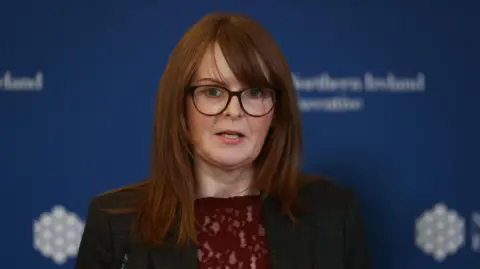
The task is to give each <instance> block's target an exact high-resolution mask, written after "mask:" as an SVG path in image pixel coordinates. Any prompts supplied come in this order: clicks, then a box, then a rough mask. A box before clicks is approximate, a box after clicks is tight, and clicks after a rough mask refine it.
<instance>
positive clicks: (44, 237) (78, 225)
mask: <svg viewBox="0 0 480 269" xmlns="http://www.w3.org/2000/svg"><path fill="white" fill-rule="evenodd" d="M83 228H84V223H83V221H82V220H81V219H80V218H78V217H77V216H76V215H75V214H73V213H70V212H68V211H67V210H66V209H65V208H64V207H63V206H61V205H57V206H54V207H53V208H52V211H51V212H45V213H42V214H41V215H40V217H39V219H38V220H35V221H34V222H33V239H34V244H33V247H34V248H35V249H36V250H38V251H39V252H40V253H41V254H42V255H43V256H45V257H46V258H51V259H52V260H53V262H55V263H56V264H58V265H62V264H64V263H65V262H66V261H67V260H68V258H73V257H75V256H76V255H77V251H78V247H79V245H80V240H81V237H82V234H83Z"/></svg>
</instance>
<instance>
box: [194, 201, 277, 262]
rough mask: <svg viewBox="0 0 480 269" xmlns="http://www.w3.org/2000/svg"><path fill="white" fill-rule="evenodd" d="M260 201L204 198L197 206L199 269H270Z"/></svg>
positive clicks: (196, 203)
mask: <svg viewBox="0 0 480 269" xmlns="http://www.w3.org/2000/svg"><path fill="white" fill-rule="evenodd" d="M260 199H261V198H260V197H259V196H238V197H232V198H214V197H208V198H201V199H197V200H196V202H195V214H196V219H197V225H196V227H197V234H198V240H199V243H200V247H199V249H198V262H199V267H198V268H199V269H269V268H270V257H269V255H268V246H267V242H266V241H267V238H266V234H265V228H264V226H263V225H262V222H261V200H260Z"/></svg>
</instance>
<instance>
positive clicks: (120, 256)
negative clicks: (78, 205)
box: [75, 175, 372, 269]
mask: <svg viewBox="0 0 480 269" xmlns="http://www.w3.org/2000/svg"><path fill="white" fill-rule="evenodd" d="M302 177H305V178H312V176H307V175H302ZM138 195H139V194H138V193H134V191H122V192H117V193H110V194H106V195H100V196H96V197H94V198H93V199H92V200H91V202H90V205H89V210H88V216H87V220H86V224H85V230H84V233H83V237H82V240H81V244H80V248H79V252H78V255H77V259H76V264H75V269H196V268H197V267H198V265H197V253H196V247H195V246H194V244H190V247H186V248H182V249H179V248H175V247H173V242H174V240H175V238H173V237H172V238H171V239H167V244H165V245H164V246H162V247H147V246H145V245H143V244H141V243H135V242H133V241H132V240H131V237H130V227H131V223H132V219H133V216H132V215H111V214H108V213H105V211H103V210H102V209H103V208H115V207H118V206H119V205H123V204H125V201H128V200H130V199H134V197H135V196H137V197H138ZM299 195H300V199H301V201H302V202H303V203H304V204H305V205H307V206H308V207H309V208H311V210H309V211H308V212H304V213H300V214H297V217H298V219H299V223H297V225H295V226H293V225H292V224H291V222H290V220H289V219H288V217H286V216H285V215H282V214H280V203H279V200H278V199H277V198H276V197H273V196H272V197H268V198H267V199H265V201H264V204H263V222H264V225H265V229H266V233H267V238H268V247H269V251H270V257H271V262H272V268H273V269H370V268H372V261H371V258H370V253H369V250H368V247H367V242H366V238H365V236H364V232H363V227H362V221H361V218H360V215H359V212H358V209H357V207H356V202H355V198H354V195H353V193H352V192H351V191H349V190H347V189H344V188H342V187H339V186H337V185H335V184H334V183H332V182H329V181H324V180H323V181H322V180H320V181H316V182H314V183H309V184H307V185H305V186H304V187H302V188H301V190H300V193H299ZM168 242H170V243H168ZM122 266H123V267H122Z"/></svg>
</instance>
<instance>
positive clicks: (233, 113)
mask: <svg viewBox="0 0 480 269" xmlns="http://www.w3.org/2000/svg"><path fill="white" fill-rule="evenodd" d="M192 85H195V86H201V85H216V86H220V87H222V88H226V89H228V90H230V91H232V92H237V91H240V90H242V89H244V88H245V85H242V84H241V83H240V82H239V81H238V80H237V79H236V78H235V76H234V74H233V73H232V70H231V69H230V67H229V66H228V64H227V62H226V60H225V57H224V56H223V53H222V51H221V49H220V48H219V47H218V46H217V45H215V47H214V50H213V53H211V52H210V50H208V51H207V53H206V54H205V55H204V57H203V59H202V61H201V62H200V64H199V66H198V68H197V72H196V75H195V78H194V80H193V82H192ZM206 89H207V88H206ZM206 94H209V96H211V95H218V90H216V89H215V88H214V87H213V88H212V87H209V88H208V92H207V93H206ZM197 100H200V99H197ZM197 107H198V101H197ZM273 114H274V113H273V109H272V110H271V111H270V112H269V113H268V114H266V115H264V116H262V117H253V116H250V115H248V114H246V113H245V111H244V110H243V109H242V107H241V106H240V101H239V100H238V98H236V97H232V99H231V101H230V103H229V105H228V107H227V108H226V109H225V110H224V111H223V112H222V113H221V114H219V115H216V116H206V115H204V114H202V113H200V112H199V111H198V110H197V109H196V108H195V105H194V103H193V100H192V98H191V97H189V98H187V120H188V126H189V130H190V133H191V135H192V138H193V143H194V149H195V154H196V158H200V159H201V161H204V162H206V163H209V164H213V165H215V166H219V167H222V168H225V169H235V168H239V167H243V166H246V165H249V164H251V163H252V162H253V161H254V160H255V159H256V158H257V156H258V155H259V153H260V152H261V150H262V147H263V144H264V142H265V138H266V136H267V133H268V130H269V129H270V124H271V122H272V118H273Z"/></svg>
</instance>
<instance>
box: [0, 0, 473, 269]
mask: <svg viewBox="0 0 480 269" xmlns="http://www.w3.org/2000/svg"><path fill="white" fill-rule="evenodd" d="M164 2H165V1H146V0H143V1H141V0H137V1H106V0H105V1H62V2H60V1H54V2H37V1H31V0H29V1H12V0H7V1H3V2H2V4H1V8H0V9H1V13H2V15H1V16H0V36H1V37H0V44H1V45H0V46H1V50H0V182H1V183H0V184H1V185H0V186H1V193H2V195H1V196H0V199H1V203H0V206H1V212H2V214H3V217H2V221H1V224H0V225H1V226H0V227H1V228H2V231H3V232H4V237H3V238H6V242H5V241H4V242H3V244H1V246H0V253H1V254H0V255H1V256H0V257H2V263H3V264H4V265H2V266H0V267H2V268H31V267H33V266H35V268H40V269H53V268H72V267H73V264H74V259H73V258H72V259H69V260H67V261H66V262H65V263H63V262H55V261H54V260H52V259H50V258H48V257H45V256H44V255H42V254H41V253H40V251H39V250H38V249H36V248H35V247H34V245H35V244H34V241H35V239H34V237H35V235H36V234H37V233H35V232H32V230H35V229H34V226H33V222H34V220H36V219H38V218H39V217H40V214H42V212H46V211H50V210H51V209H52V207H54V206H56V205H62V206H63V207H64V208H65V209H66V210H67V211H68V212H71V213H72V214H76V215H77V216H78V217H79V218H80V219H85V217H86V213H87V204H88V201H89V199H90V198H91V197H92V196H94V195H96V194H98V193H100V192H103V191H105V190H107V189H110V188H113V187H118V186H121V185H124V184H127V183H133V182H136V181H137V180H140V179H143V178H144V177H145V176H146V175H147V168H148V164H149V150H150V142H151V123H152V120H153V109H154V99H155V95H156V88H157V84H158V81H159V78H160V76H161V74H162V72H163V68H164V66H165V64H166V62H167V59H168V55H169V53H170V51H171V50H172V48H173V47H174V46H175V44H176V42H177V41H178V39H179V38H180V37H181V35H182V34H183V33H184V31H185V30H186V29H187V28H188V27H189V26H190V25H192V24H193V23H194V22H195V21H196V20H198V19H199V18H200V17H201V16H203V15H204V14H205V13H206V12H210V11H217V10H228V11H241V12H246V13H248V14H250V15H252V16H253V17H255V18H257V19H258V20H259V21H260V22H261V23H262V24H264V25H265V27H267V28H268V29H269V30H270V31H271V33H272V34H273V35H274V37H275V38H276V39H277V41H278V43H279V44H280V46H281V47H282V49H283V51H284V53H285V55H286V57H287V60H288V61H289V63H290V66H291V69H292V72H293V73H295V74H296V77H297V79H298V81H297V82H298V92H299V96H300V97H301V98H302V100H303V101H302V104H303V106H302V107H303V108H304V111H303V122H304V129H305V159H304V170H306V171H309V172H315V173H318V174H323V175H326V176H328V177H330V178H331V179H332V180H334V181H336V182H339V183H340V184H342V185H344V186H348V187H353V188H355V189H356V191H357V196H358V200H359V202H360V207H361V210H362V212H363V214H364V216H365V223H366V227H367V233H368V238H369V244H370V245H371V247H372V251H373V254H374V259H375V264H376V268H381V269H387V268H388V269H390V268H391V269H411V268H423V269H434V268H452V269H458V268H465V269H474V268H480V246H479V247H476V246H475V244H474V242H473V241H475V240H474V238H472V237H475V235H476V234H475V231H476V232H477V234H478V235H477V236H478V237H479V238H480V231H479V230H480V228H478V227H480V220H477V221H478V222H477V223H475V222H474V221H473V214H474V213H475V212H480V183H479V182H480V181H479V179H480V178H479V176H478V166H479V161H480V157H479V156H478V152H480V143H479V141H478V138H479V137H480V127H479V126H480V110H479V107H480V106H479V105H480V104H479V102H480V91H479V89H478V87H479V84H480V83H479V80H478V74H477V70H478V62H479V59H480V57H479V56H480V55H479V53H478V51H479V49H480V42H479V36H480V35H479V30H478V26H479V25H480V20H479V19H478V15H477V12H476V10H478V7H479V5H478V4H473V2H472V4H468V3H467V1H466V0H460V1H456V2H455V3H454V5H447V4H446V3H445V2H446V1H433V0H432V1H427V0H425V1H416V4H413V2H412V3H410V2H408V3H407V2H404V3H401V2H400V1H390V2H389V3H386V2H387V1H385V2H384V1H369V2H368V3H366V2H365V3H360V2H359V1H347V0H341V1H328V4H327V1H325V2H324V3H323V2H322V3H320V2H318V3H314V1H280V0H278V1H258V0H257V1H249V0H245V1H213V0H211V1H190V2H178V1H173V2H172V1H167V2H170V3H168V4H166V3H164ZM396 2H398V4H397V3H396ZM333 3H335V4H333ZM37 72H39V73H41V74H42V79H37V80H35V75H36V74H37ZM322 74H323V79H318V78H319V77H320V75H322ZM327 74H328V75H327ZM368 74H372V75H373V76H375V77H377V80H376V81H377V82H376V83H384V84H385V81H386V80H385V79H386V78H387V77H388V76H389V74H390V78H389V79H388V81H389V83H390V84H389V83H386V84H385V85H383V86H377V87H375V89H376V90H374V89H372V88H371V87H369V86H370V85H369V80H368V78H367V79H366V78H365V76H368ZM392 76H395V78H396V79H395V81H393V80H392V78H391V77H392ZM418 76H420V77H422V76H423V80H422V79H421V78H420V79H419V78H418ZM20 77H30V78H31V80H33V81H34V82H35V83H33V84H32V85H30V86H28V85H27V86H25V85H24V86H22V87H20V88H21V89H15V87H14V86H12V81H14V82H15V81H16V83H17V85H18V83H19V82H18V79H19V78H20ZM327 77H329V79H327ZM315 78H317V79H315ZM382 79H383V80H384V81H383V82H380V80H382ZM401 79H406V80H409V81H410V82H411V84H410V86H409V87H407V88H406V89H405V88H403V89H399V88H401V87H400V86H401V85H400V84H399V83H400V80H401ZM392 82H395V83H393V84H392ZM342 83H343V84H342ZM306 85H307V86H306ZM308 85H310V86H308ZM339 85H340V86H339ZM341 85H347V87H346V88H345V87H343V88H342V87H341ZM348 85H350V86H351V87H348ZM355 85H357V86H355ZM36 86H38V88H37V89H35V87H36ZM307 107H310V109H307ZM438 203H444V205H445V206H447V207H448V208H449V209H451V210H455V211H456V212H457V214H458V215H459V216H460V217H463V219H464V228H463V230H458V232H459V233H461V234H463V235H464V244H463V245H462V246H461V247H460V248H459V249H458V252H457V254H455V255H448V256H447V257H446V258H445V259H435V258H434V257H433V256H432V255H426V254H424V252H423V251H422V250H421V249H420V248H419V247H417V246H416V244H415V237H416V236H418V235H416V233H415V220H416V219H417V218H418V217H419V216H420V215H421V214H422V213H423V212H424V211H425V210H427V209H430V208H432V207H434V206H435V205H436V204H438ZM58 214H59V213H58ZM43 223H44V225H47V224H48V223H47V222H46V221H45V220H44V221H43ZM45 223H46V224H45ZM37 239H38V238H37ZM478 240H480V239H478ZM479 242H480V241H479ZM73 256H74V255H73Z"/></svg>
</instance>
